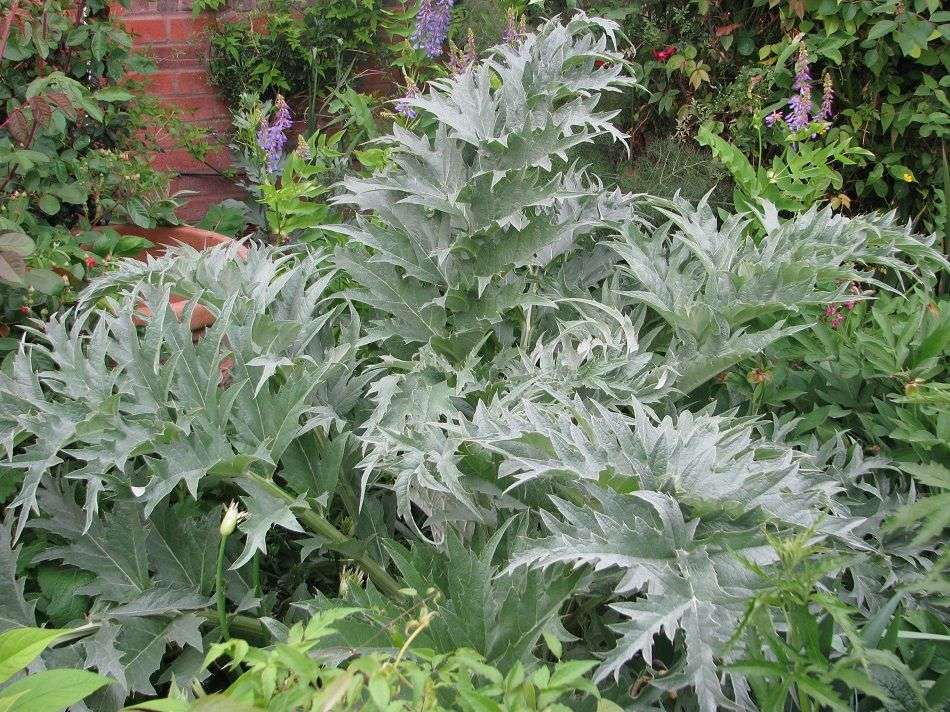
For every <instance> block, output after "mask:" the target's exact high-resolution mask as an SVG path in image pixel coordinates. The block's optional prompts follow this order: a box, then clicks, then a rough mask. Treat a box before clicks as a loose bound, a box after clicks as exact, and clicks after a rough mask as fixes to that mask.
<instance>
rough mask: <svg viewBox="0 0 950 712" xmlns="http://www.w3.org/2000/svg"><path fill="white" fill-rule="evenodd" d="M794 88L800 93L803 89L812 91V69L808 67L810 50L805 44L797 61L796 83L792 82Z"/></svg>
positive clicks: (799, 49)
mask: <svg viewBox="0 0 950 712" xmlns="http://www.w3.org/2000/svg"><path fill="white" fill-rule="evenodd" d="M792 88H794V89H795V90H796V91H799V92H800V91H802V90H803V89H806V90H808V91H809V92H810V91H811V69H810V68H809V66H808V50H807V49H806V48H805V44H804V43H802V45H801V46H800V47H799V48H798V57H797V58H796V59H795V81H794V82H792Z"/></svg>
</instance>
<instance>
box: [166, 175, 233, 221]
mask: <svg viewBox="0 0 950 712" xmlns="http://www.w3.org/2000/svg"><path fill="white" fill-rule="evenodd" d="M177 190H192V191H195V193H197V194H196V195H193V196H190V197H188V198H186V200H187V202H186V203H185V205H183V206H182V207H181V208H179V209H178V211H177V213H178V217H180V218H181V219H182V220H189V221H193V222H197V221H198V220H200V219H201V218H202V217H204V214H205V213H206V212H207V211H208V208H209V207H211V206H212V205H214V204H215V203H220V202H221V201H222V200H224V199H226V198H235V199H237V200H247V198H248V195H247V193H245V192H244V191H243V190H241V189H240V188H238V187H237V186H236V185H234V183H233V182H232V181H231V180H229V179H227V178H225V177H223V176H216V175H206V176H190V175H183V176H179V177H178V178H176V179H175V180H174V181H172V191H177Z"/></svg>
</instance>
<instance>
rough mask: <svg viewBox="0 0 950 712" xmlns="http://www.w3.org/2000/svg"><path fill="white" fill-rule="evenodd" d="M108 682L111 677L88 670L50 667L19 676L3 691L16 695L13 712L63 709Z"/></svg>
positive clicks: (57, 710)
mask: <svg viewBox="0 0 950 712" xmlns="http://www.w3.org/2000/svg"><path fill="white" fill-rule="evenodd" d="M109 684H111V680H109V678H107V677H103V676H102V675H97V674H95V673H92V672H89V671H87V670H47V671H45V672H39V673H35V674H33V675H28V676H27V677H25V678H23V679H21V680H17V681H16V682H14V683H12V684H10V685H8V686H7V687H6V688H4V690H3V692H2V695H3V696H4V697H16V699H15V700H14V702H13V704H12V705H11V706H10V707H9V711H10V712H63V710H65V709H66V708H67V707H69V706H70V705H73V704H76V703H77V702H80V701H82V700H83V699H85V698H86V697H88V696H89V695H91V694H92V693H93V692H95V691H96V690H98V689H100V688H102V687H105V686H106V685H109ZM0 699H2V698H0Z"/></svg>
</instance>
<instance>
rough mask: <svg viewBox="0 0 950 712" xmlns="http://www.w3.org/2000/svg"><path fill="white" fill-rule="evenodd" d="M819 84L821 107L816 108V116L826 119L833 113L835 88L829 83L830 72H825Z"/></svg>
mask: <svg viewBox="0 0 950 712" xmlns="http://www.w3.org/2000/svg"><path fill="white" fill-rule="evenodd" d="M821 85H822V89H821V107H819V109H818V118H819V119H821V120H822V121H827V120H828V119H830V118H831V117H832V115H833V114H834V101H835V88H834V85H833V84H832V83H831V74H829V73H828V72H825V76H824V77H822V80H821Z"/></svg>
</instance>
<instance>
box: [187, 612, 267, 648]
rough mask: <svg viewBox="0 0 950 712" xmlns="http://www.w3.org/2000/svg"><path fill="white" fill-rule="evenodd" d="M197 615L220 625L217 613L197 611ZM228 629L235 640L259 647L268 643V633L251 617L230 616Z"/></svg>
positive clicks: (238, 614)
mask: <svg viewBox="0 0 950 712" xmlns="http://www.w3.org/2000/svg"><path fill="white" fill-rule="evenodd" d="M198 615H199V616H201V617H202V618H204V619H205V620H207V621H208V622H209V623H218V624H219V625H220V620H219V618H218V612H217V611H212V610H204V611H198ZM228 627H229V629H230V632H231V633H232V634H233V635H234V637H235V638H240V639H241V640H247V641H248V642H250V643H256V644H260V645H266V644H267V643H268V641H270V633H269V632H268V631H267V628H266V627H265V626H264V624H263V623H261V622H260V621H259V620H258V619H257V618H253V617H252V616H243V615H241V614H240V613H236V614H234V615H233V616H231V618H230V620H229V621H228Z"/></svg>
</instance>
